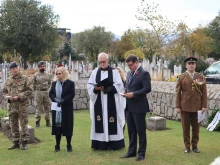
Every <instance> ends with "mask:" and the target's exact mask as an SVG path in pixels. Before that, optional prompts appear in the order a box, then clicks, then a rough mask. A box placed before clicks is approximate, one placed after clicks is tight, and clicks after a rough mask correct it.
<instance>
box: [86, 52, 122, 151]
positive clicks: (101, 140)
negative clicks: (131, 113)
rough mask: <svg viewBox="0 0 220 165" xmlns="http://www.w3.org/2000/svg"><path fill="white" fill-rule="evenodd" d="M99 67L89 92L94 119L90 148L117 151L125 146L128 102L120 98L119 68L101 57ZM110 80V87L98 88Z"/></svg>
mask: <svg viewBox="0 0 220 165" xmlns="http://www.w3.org/2000/svg"><path fill="white" fill-rule="evenodd" d="M98 62H99V64H100V67H99V68H96V69H94V70H93V72H92V74H91V76H90V78H89V81H88V84H87V89H88V93H89V96H90V116H91V120H92V126H91V135H90V138H91V140H92V146H91V148H94V149H97V150H108V149H110V150H116V149H121V148H124V147H125V143H124V134H123V126H124V124H125V116H124V110H125V106H126V100H125V98H124V97H122V96H121V94H120V93H121V92H122V91H124V87H123V83H122V80H121V77H120V74H119V72H118V70H117V69H114V68H112V67H110V66H109V65H108V55H107V54H106V53H100V54H99V55H98ZM106 78H108V80H109V82H111V83H110V84H112V85H111V86H108V87H104V86H99V87H98V86H97V83H99V82H100V81H102V80H103V79H106Z"/></svg>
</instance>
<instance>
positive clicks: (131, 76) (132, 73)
mask: <svg viewBox="0 0 220 165" xmlns="http://www.w3.org/2000/svg"><path fill="white" fill-rule="evenodd" d="M133 76H134V71H132V72H131V74H130V78H129V83H130V82H131V79H132V78H133Z"/></svg>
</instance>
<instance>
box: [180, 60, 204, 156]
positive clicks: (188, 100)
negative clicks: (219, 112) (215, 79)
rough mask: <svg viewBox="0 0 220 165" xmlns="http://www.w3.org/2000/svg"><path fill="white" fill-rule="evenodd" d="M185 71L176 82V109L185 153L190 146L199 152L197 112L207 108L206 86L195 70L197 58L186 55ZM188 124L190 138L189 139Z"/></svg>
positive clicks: (202, 77)
mask: <svg viewBox="0 0 220 165" xmlns="http://www.w3.org/2000/svg"><path fill="white" fill-rule="evenodd" d="M184 62H185V64H186V68H187V71H186V72H185V73H183V74H182V75H180V76H179V79H178V80H177V84H176V111H177V112H178V113H180V114H181V122H182V128H183V139H184V144H185V151H184V152H185V153H190V146H191V145H192V150H193V151H194V152H195V153H199V152H200V151H199V149H198V147H197V144H198V142H199V127H200V123H198V115H197V112H198V111H199V110H202V113H204V112H205V110H206V108H207V88H206V80H205V77H204V76H203V75H202V74H200V73H197V72H195V68H196V62H197V59H196V58H195V57H188V58H186V59H185V60H184ZM190 125H191V126H192V139H191V141H190Z"/></svg>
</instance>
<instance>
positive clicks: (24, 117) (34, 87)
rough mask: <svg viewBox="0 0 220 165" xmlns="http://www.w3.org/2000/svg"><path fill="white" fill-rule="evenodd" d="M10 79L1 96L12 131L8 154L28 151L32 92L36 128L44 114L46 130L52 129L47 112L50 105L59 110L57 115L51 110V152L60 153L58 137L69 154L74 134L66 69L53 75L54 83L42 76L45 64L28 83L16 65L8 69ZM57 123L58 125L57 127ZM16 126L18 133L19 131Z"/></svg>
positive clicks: (72, 91) (72, 88) (71, 90)
mask: <svg viewBox="0 0 220 165" xmlns="http://www.w3.org/2000/svg"><path fill="white" fill-rule="evenodd" d="M9 68H10V72H11V76H10V77H9V78H8V79H7V82H6V83H5V85H4V88H3V94H4V97H5V99H6V100H7V101H8V115H9V123H10V127H11V133H12V140H13V145H12V146H11V147H9V148H8V149H9V150H12V149H15V148H20V142H21V145H22V149H23V150H27V143H28V140H29V136H30V135H29V132H28V105H29V98H30V97H31V96H32V94H33V92H34V102H35V106H36V111H35V119H36V128H39V127H40V120H41V113H42V112H44V118H45V120H46V126H47V127H51V123H50V111H51V110H52V109H51V101H52V102H54V103H55V104H56V106H57V107H60V111H56V110H52V135H55V139H56V145H55V149H54V151H55V152H57V151H59V150H60V140H61V136H62V135H63V136H66V140H67V151H68V152H72V146H71V139H72V134H73V98H74V96H75V84H74V82H73V81H71V80H70V79H69V78H70V77H69V73H68V71H67V70H66V69H65V67H59V68H57V69H56V71H55V77H54V81H52V78H51V75H49V74H48V73H46V72H45V63H44V62H43V61H40V62H39V63H38V69H39V70H38V72H36V73H35V74H34V76H33V78H32V79H31V80H29V79H28V78H27V77H26V76H25V75H23V74H22V73H21V72H20V71H19V68H18V64H17V63H16V62H12V63H10V65H9ZM57 121H59V124H57V123H58V122H57ZM19 123H20V127H21V131H19Z"/></svg>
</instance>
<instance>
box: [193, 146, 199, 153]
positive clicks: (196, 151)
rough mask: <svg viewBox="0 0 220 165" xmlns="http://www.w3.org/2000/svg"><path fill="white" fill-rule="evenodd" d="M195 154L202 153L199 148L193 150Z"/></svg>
mask: <svg viewBox="0 0 220 165" xmlns="http://www.w3.org/2000/svg"><path fill="white" fill-rule="evenodd" d="M192 150H193V151H194V152H195V153H200V151H199V149H198V148H197V147H195V148H193V149H192Z"/></svg>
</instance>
